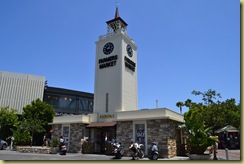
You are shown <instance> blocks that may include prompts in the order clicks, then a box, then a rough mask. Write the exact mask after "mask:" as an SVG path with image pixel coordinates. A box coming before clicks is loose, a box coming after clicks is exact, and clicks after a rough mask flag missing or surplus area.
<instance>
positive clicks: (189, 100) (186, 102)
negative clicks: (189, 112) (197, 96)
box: [185, 99, 191, 109]
mask: <svg viewBox="0 0 244 164" xmlns="http://www.w3.org/2000/svg"><path fill="white" fill-rule="evenodd" d="M185 106H186V107H188V108H189V109H190V107H191V99H187V100H186V101H185Z"/></svg>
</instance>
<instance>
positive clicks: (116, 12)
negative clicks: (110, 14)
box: [114, 7, 119, 19]
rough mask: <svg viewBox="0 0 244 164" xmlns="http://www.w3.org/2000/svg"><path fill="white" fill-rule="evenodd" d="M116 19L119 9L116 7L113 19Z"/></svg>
mask: <svg viewBox="0 0 244 164" xmlns="http://www.w3.org/2000/svg"><path fill="white" fill-rule="evenodd" d="M116 18H119V8H118V7H116V11H115V17H114V19H116Z"/></svg>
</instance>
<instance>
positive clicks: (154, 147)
mask: <svg viewBox="0 0 244 164" xmlns="http://www.w3.org/2000/svg"><path fill="white" fill-rule="evenodd" d="M150 150H151V155H150V157H149V159H151V160H157V159H158V146H157V144H156V142H153V143H152V146H151V148H150Z"/></svg>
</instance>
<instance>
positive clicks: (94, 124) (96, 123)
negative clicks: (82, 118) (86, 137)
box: [86, 122, 117, 128]
mask: <svg viewBox="0 0 244 164" xmlns="http://www.w3.org/2000/svg"><path fill="white" fill-rule="evenodd" d="M116 124H117V122H92V123H90V124H89V125H87V126H86V127H87V128H94V127H108V126H114V125H116Z"/></svg>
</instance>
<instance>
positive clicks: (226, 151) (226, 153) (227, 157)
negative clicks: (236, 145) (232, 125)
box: [225, 148, 229, 160]
mask: <svg viewBox="0 0 244 164" xmlns="http://www.w3.org/2000/svg"><path fill="white" fill-rule="evenodd" d="M225 155H226V160H229V153H228V148H225Z"/></svg>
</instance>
